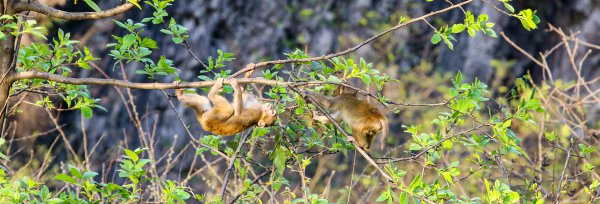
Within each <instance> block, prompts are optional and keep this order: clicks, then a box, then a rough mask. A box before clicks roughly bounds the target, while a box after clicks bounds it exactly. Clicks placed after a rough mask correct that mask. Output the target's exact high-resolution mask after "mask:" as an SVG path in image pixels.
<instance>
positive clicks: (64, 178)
mask: <svg viewBox="0 0 600 204" xmlns="http://www.w3.org/2000/svg"><path fill="white" fill-rule="evenodd" d="M54 179H56V180H60V181H64V182H67V183H72V184H77V181H76V180H75V179H74V178H73V177H70V176H69V175H66V174H58V175H56V176H55V177H54Z"/></svg>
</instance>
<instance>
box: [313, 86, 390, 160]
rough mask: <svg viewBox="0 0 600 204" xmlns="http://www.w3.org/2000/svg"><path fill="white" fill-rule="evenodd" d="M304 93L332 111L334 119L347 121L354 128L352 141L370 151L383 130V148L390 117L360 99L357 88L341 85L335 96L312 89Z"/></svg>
mask: <svg viewBox="0 0 600 204" xmlns="http://www.w3.org/2000/svg"><path fill="white" fill-rule="evenodd" d="M304 93H305V94H306V95H307V96H309V97H311V98H312V99H314V100H315V101H316V102H318V103H319V104H320V105H322V106H323V108H325V109H326V110H327V111H330V113H331V114H330V115H331V117H332V118H333V119H335V120H337V121H340V120H341V121H344V122H345V123H347V124H348V125H349V126H350V129H352V138H350V141H352V140H354V141H355V142H356V143H357V144H358V146H360V147H361V148H363V149H365V150H367V151H368V150H369V149H370V147H371V143H372V142H373V139H374V138H375V136H376V135H377V134H378V133H379V132H381V134H382V138H381V141H382V142H381V148H382V149H383V146H384V143H383V141H385V137H386V136H387V134H388V131H389V127H388V119H387V117H386V116H385V114H383V113H382V112H381V111H380V110H379V109H378V108H377V107H375V106H373V105H371V104H369V103H368V102H367V101H364V100H360V99H358V98H357V92H356V91H355V90H351V89H349V88H347V87H344V86H339V87H338V88H337V89H336V90H335V96H334V97H328V96H324V95H321V94H319V93H316V92H313V91H310V90H307V91H305V92H304ZM314 119H315V120H318V121H321V122H324V123H329V122H330V121H329V119H328V118H327V117H325V116H315V117H314Z"/></svg>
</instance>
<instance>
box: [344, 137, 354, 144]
mask: <svg viewBox="0 0 600 204" xmlns="http://www.w3.org/2000/svg"><path fill="white" fill-rule="evenodd" d="M346 140H348V142H352V143H356V140H355V139H354V137H352V136H348V137H346Z"/></svg>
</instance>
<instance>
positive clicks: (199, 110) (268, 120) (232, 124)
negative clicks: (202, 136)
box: [176, 79, 277, 136]
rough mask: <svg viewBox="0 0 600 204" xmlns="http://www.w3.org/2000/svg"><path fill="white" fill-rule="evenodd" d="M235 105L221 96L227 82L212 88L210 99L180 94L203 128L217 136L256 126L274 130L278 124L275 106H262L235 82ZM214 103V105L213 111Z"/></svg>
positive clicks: (219, 81)
mask: <svg viewBox="0 0 600 204" xmlns="http://www.w3.org/2000/svg"><path fill="white" fill-rule="evenodd" d="M230 83H231V85H232V86H233V88H234V99H233V104H230V103H229V101H227V99H225V98H224V97H222V96H219V95H217V93H218V92H220V91H221V89H222V87H223V79H219V80H217V83H215V85H214V86H213V87H212V88H211V90H210V92H209V94H208V97H205V96H200V95H198V94H187V93H186V94H184V93H183V90H181V89H178V90H176V93H177V98H179V100H180V101H181V102H182V103H183V104H185V105H186V106H188V107H190V108H192V109H194V111H195V112H196V116H197V118H198V121H199V122H200V125H201V126H202V128H203V129H204V130H206V131H209V132H212V133H213V134H217V135H223V136H229V135H235V134H237V133H239V132H241V131H244V130H246V129H248V128H250V127H252V126H254V125H258V126H260V127H265V126H271V125H273V124H274V123H275V120H277V113H276V112H275V109H274V108H273V106H272V105H271V104H261V103H259V102H258V100H256V99H255V98H254V97H253V96H252V95H246V94H242V90H241V88H240V87H239V85H238V84H237V81H236V80H235V79H234V80H232V81H231V82H230ZM210 103H212V104H213V106H212V107H211V105H210Z"/></svg>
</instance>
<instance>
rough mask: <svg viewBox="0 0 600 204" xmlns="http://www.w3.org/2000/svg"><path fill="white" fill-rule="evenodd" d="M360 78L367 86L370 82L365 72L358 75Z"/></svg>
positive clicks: (369, 77)
mask: <svg viewBox="0 0 600 204" xmlns="http://www.w3.org/2000/svg"><path fill="white" fill-rule="evenodd" d="M360 79H362V81H363V82H364V83H365V84H366V85H367V86H368V85H370V84H371V76H369V75H366V74H364V75H361V76H360Z"/></svg>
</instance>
